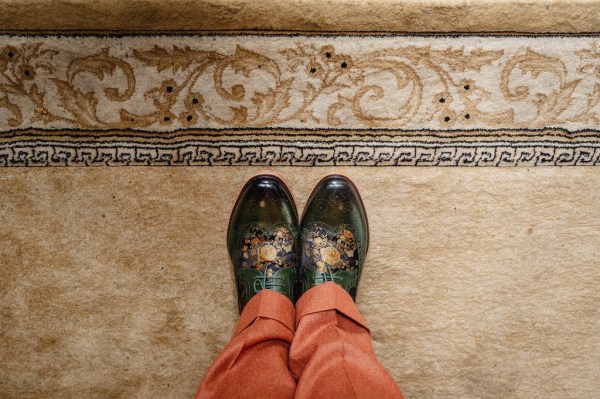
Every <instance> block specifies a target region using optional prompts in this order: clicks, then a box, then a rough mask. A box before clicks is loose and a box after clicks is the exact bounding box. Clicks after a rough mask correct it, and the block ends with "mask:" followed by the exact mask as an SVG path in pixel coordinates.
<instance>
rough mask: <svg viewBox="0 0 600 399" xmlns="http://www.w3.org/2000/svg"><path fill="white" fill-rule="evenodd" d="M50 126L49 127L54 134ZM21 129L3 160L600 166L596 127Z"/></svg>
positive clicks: (27, 163) (29, 163) (6, 145)
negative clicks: (167, 133) (520, 130)
mask: <svg viewBox="0 0 600 399" xmlns="http://www.w3.org/2000/svg"><path fill="white" fill-rule="evenodd" d="M49 133H50V134H49ZM179 133H180V135H179V136H177V135H176V136H172V137H160V136H158V135H156V133H155V132H136V133H135V134H134V132H122V133H121V134H119V132H111V133H107V132H103V134H102V136H98V137H93V136H91V137H90V132H84V134H82V135H78V134H77V133H76V132H65V131H63V132H58V133H57V132H40V131H28V132H15V133H14V134H13V135H12V136H10V137H5V138H4V140H5V141H4V142H2V143H0V166H3V167H36V166H37V167H48V166H57V167H68V166H79V167H81V166H105V167H118V166H310V167H314V166H388V167H389V166H413V167H414V166H438V167H457V166H472V167H473V166H479V167H502V166H525V167H532V166H596V165H598V164H599V163H600V136H599V135H598V134H597V132H593V131H591V132H580V133H578V134H576V135H573V134H565V133H561V132H554V133H552V132H543V131H541V132H539V134H533V133H531V132H529V133H527V134H526V135H523V134H521V135H518V134H517V133H516V132H486V134H485V135H484V134H481V133H479V134H477V135H474V134H473V133H472V132H471V135H472V136H471V137H469V135H468V133H467V132H463V133H462V134H461V132H448V133H447V134H445V135H441V134H426V133H423V132H422V133H418V132H417V133H402V132H396V134H394V135H390V134H381V133H380V134H355V133H351V132H350V133H335V134H328V135H318V134H317V135H315V134H312V135H308V134H289V133H279V134H273V133H270V134H269V132H263V134H262V135H261V134H259V133H260V131H254V132H252V133H251V134H248V133H245V134H239V133H236V132H226V133H217V134H214V133H213V134H210V133H205V134H201V133H198V132H185V133H187V134H185V135H184V134H181V133H182V132H179Z"/></svg>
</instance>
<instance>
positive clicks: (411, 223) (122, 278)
mask: <svg viewBox="0 0 600 399" xmlns="http://www.w3.org/2000/svg"><path fill="white" fill-rule="evenodd" d="M258 170H259V169H254V168H233V167H232V168H210V169H207V168H167V169H165V168H146V167H142V168H133V167H131V168H115V169H113V168H110V169H89V168H67V169H61V168H50V169H48V168H44V169H18V170H14V169H13V170H12V171H11V172H10V173H3V174H2V175H1V177H0V179H1V183H2V187H4V189H3V190H2V191H1V192H0V203H2V208H1V210H2V213H1V216H2V220H3V226H4V228H3V229H2V231H1V233H0V237H1V238H0V240H1V241H2V243H3V245H2V246H1V247H0V262H1V263H2V268H1V269H0V292H1V293H2V301H1V303H2V306H1V311H0V317H1V323H0V326H1V327H0V341H1V342H2V346H1V352H0V354H1V357H2V359H3V361H2V366H1V367H0V383H1V389H0V392H2V396H3V397H7V398H9V397H10V398H24V397H42V396H47V397H53V398H68V397H89V398H92V397H111V398H119V397H123V398H126V397H127V398H130V397H139V398H147V397H164V398H184V397H192V396H193V394H194V392H195V390H196V389H197V386H198V383H199V381H200V379H201V378H202V376H203V375H204V373H205V371H206V369H207V368H208V366H209V365H210V363H211V361H212V360H213V359H214V358H215V356H216V355H217V354H218V353H219V351H220V350H221V349H222V348H223V346H224V345H225V344H226V343H227V341H228V339H229V337H230V335H231V333H232V331H233V327H234V325H235V323H236V320H237V318H238V313H237V307H236V297H235V291H234V289H235V288H234V282H233V273H232V270H231V266H230V262H229V260H228V258H227V251H226V243H225V234H226V229H227V221H228V218H229V213H230V211H231V207H232V205H233V203H234V201H235V198H236V196H237V194H238V191H239V190H240V188H241V187H242V185H243V183H244V182H245V181H246V179H247V178H249V177H250V176H252V175H253V173H255V172H256V171H258ZM276 171H277V172H279V173H280V174H281V175H282V176H283V177H284V178H285V179H286V180H287V182H288V183H289V185H290V187H291V190H292V192H293V194H294V197H295V199H296V202H297V204H298V206H299V208H300V209H302V207H303V205H304V202H305V201H306V198H307V196H308V194H309V193H310V191H311V189H312V186H313V185H314V184H315V183H316V182H317V181H318V179H319V178H320V177H321V176H322V175H323V174H325V173H328V172H333V171H342V172H345V173H348V174H349V175H350V176H351V177H352V178H353V179H354V180H355V181H356V183H357V185H358V187H359V189H360V191H361V193H362V195H363V199H364V201H365V206H366V208H367V211H368V215H369V218H370V223H371V234H372V238H371V248H370V253H369V254H368V258H367V262H366V266H365V269H364V275H363V276H364V277H363V280H362V283H361V287H360V289H359V296H358V299H357V303H358V306H359V309H360V310H361V311H362V312H363V314H364V316H365V318H366V320H367V322H368V323H369V325H370V327H371V329H372V331H373V344H374V347H375V350H376V353H377V355H378V357H379V358H380V360H381V362H382V363H383V364H384V365H385V367H387V368H388V369H389V371H390V373H391V374H392V376H393V377H394V378H395V380H396V381H397V382H398V384H399V385H400V386H401V388H402V390H403V391H404V393H405V394H406V397H407V398H445V397H461V398H498V397H510V398H531V397H540V398H541V397H550V396H559V397H564V398H594V397H596V395H597V393H598V392H599V391H600V381H599V380H598V379H597V378H596V377H597V376H598V374H599V373H600V363H599V362H598V359H599V358H600V335H599V334H598V330H599V328H600V296H599V295H598V286H599V285H600V269H599V268H598V255H599V253H598V242H599V240H600V221H599V219H598V218H596V217H594V216H593V215H596V214H598V213H599V212H600V198H599V196H600V195H599V194H598V190H597V186H598V184H600V176H599V175H598V173H597V172H596V170H595V169H593V168H581V167H573V168H560V169H558V168H532V169H527V168H514V169H507V168H500V169H497V168H476V169H465V168H447V169H438V168H436V169H432V168H418V169H412V168H406V169H380V168H347V169H340V168H332V169H306V168H300V169H294V168H279V169H276Z"/></svg>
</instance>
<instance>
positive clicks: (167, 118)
mask: <svg viewBox="0 0 600 399" xmlns="http://www.w3.org/2000/svg"><path fill="white" fill-rule="evenodd" d="M163 120H164V121H165V122H168V121H170V120H171V118H169V117H168V116H165V117H164V118H163Z"/></svg>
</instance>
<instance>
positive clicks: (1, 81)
mask: <svg viewBox="0 0 600 399" xmlns="http://www.w3.org/2000/svg"><path fill="white" fill-rule="evenodd" d="M599 42H600V38H593V37H579V38H578V37H573V38H561V37H549V38H543V37H539V38H522V37H521V38H519V37H516V38H510V37H505V38H502V39H494V38H487V39H486V38H472V37H471V38H469V37H467V38H461V37H455V38H440V37H430V38H411V37H391V38H386V37H369V36H364V37H351V36H339V37H333V38H330V37H306V38H302V37H297V36H273V37H265V36H242V35H240V36H235V35H234V36H231V35H230V36H181V37H179V36H173V37H169V36H166V37H159V36H157V37H152V36H150V37H144V38H135V37H124V38H102V37H93V36H91V37H44V38H42V37H36V36H31V37H12V36H2V37H0V130H4V131H7V130H11V129H15V128H20V129H25V128H49V129H52V128H58V129H66V128H72V129H83V130H85V129H144V130H149V131H170V130H177V129H182V128H236V127H257V128H264V127H286V128H302V129H313V128H315V129H319V128H352V129H363V128H364V129H372V128H392V129H429V130H448V129H462V130H465V129H542V128H548V127H555V128H562V129H566V130H581V129H590V128H592V129H595V128H597V127H598V125H599V118H600V106H599V104H600V47H599Z"/></svg>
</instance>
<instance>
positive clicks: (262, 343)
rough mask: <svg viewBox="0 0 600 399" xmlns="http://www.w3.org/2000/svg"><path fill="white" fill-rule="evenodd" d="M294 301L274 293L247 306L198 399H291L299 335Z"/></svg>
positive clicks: (260, 295) (264, 293)
mask: <svg viewBox="0 0 600 399" xmlns="http://www.w3.org/2000/svg"><path fill="white" fill-rule="evenodd" d="M294 323H295V311H294V305H293V304H292V302H291V301H290V300H289V299H288V298H287V297H285V296H284V295H282V294H279V293H277V292H273V291H270V290H263V291H261V292H259V293H258V294H257V295H256V296H255V297H254V298H252V300H250V302H248V304H247V305H246V307H245V308H244V311H243V312H242V314H241V316H240V320H239V322H238V324H237V326H236V328H235V332H234V334H233V338H232V339H231V341H230V342H229V343H228V344H227V346H226V347H225V348H224V349H223V352H221V354H219V356H217V358H216V359H215V361H214V362H213V364H212V365H211V367H210V368H209V370H208V372H207V373H206V375H205V377H204V379H203V380H202V383H201V384H200V388H199V389H198V393H197V394H196V399H205V398H277V399H283V398H292V397H293V396H294V391H295V388H296V382H295V379H294V378H293V376H292V375H291V373H290V371H289V368H288V354H289V347H290V343H291V341H292V338H293V336H294Z"/></svg>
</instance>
